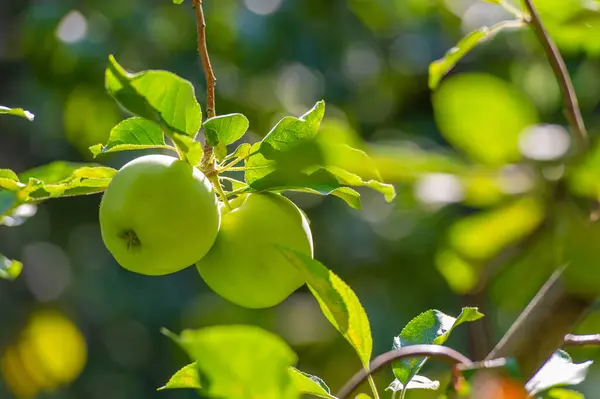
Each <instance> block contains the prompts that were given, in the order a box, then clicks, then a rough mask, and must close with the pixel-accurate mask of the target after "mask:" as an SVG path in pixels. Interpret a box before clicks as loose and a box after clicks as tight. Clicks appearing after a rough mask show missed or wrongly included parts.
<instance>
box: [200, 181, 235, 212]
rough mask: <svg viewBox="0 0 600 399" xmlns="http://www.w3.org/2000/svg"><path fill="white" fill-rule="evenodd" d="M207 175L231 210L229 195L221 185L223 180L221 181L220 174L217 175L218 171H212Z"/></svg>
mask: <svg viewBox="0 0 600 399" xmlns="http://www.w3.org/2000/svg"><path fill="white" fill-rule="evenodd" d="M206 177H208V180H210V182H211V183H212V185H213V187H214V188H215V190H217V194H219V197H221V200H222V201H223V203H224V204H225V206H226V207H227V209H228V210H231V209H232V208H231V204H230V203H229V200H228V199H227V195H226V194H225V192H224V191H223V187H222V186H221V182H220V181H219V175H217V174H216V173H212V174H210V175H207V176H206Z"/></svg>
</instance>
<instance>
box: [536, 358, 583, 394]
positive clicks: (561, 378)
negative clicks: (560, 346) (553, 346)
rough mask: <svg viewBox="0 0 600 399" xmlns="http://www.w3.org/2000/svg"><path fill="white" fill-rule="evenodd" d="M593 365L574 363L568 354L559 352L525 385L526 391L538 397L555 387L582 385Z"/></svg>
mask: <svg viewBox="0 0 600 399" xmlns="http://www.w3.org/2000/svg"><path fill="white" fill-rule="evenodd" d="M592 363H593V362H592V361H591V360H590V361H587V362H583V363H573V359H572V358H571V356H569V354H568V353H567V352H565V351H563V350H558V351H556V352H555V353H554V354H553V355H552V357H551V358H550V360H548V361H547V362H546V363H545V364H544V366H543V367H542V368H541V369H540V370H539V371H538V372H537V373H536V374H535V375H534V376H533V377H532V378H531V380H529V381H528V382H527V384H525V389H527V392H529V394H530V395H536V394H538V393H540V392H543V391H546V390H548V389H550V388H554V387H559V386H564V385H577V384H581V383H582V382H583V381H584V380H585V377H586V376H587V372H588V369H589V368H590V366H591V365H592Z"/></svg>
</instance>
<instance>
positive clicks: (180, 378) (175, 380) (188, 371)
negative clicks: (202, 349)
mask: <svg viewBox="0 0 600 399" xmlns="http://www.w3.org/2000/svg"><path fill="white" fill-rule="evenodd" d="M181 388H192V389H200V388H201V386H200V376H199V375H198V366H197V365H196V363H191V364H188V365H187V366H185V367H183V368H182V369H180V370H179V371H177V372H176V373H175V374H173V376H172V377H171V378H170V379H169V381H168V382H167V383H166V384H165V385H164V386H162V387H160V388H158V390H159V391H162V390H164V389H181Z"/></svg>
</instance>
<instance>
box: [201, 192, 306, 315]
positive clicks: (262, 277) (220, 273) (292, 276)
mask: <svg viewBox="0 0 600 399" xmlns="http://www.w3.org/2000/svg"><path fill="white" fill-rule="evenodd" d="M231 208H232V209H231V210H227V209H225V208H223V213H222V216H221V217H222V220H221V228H220V230H219V234H218V235H217V240H216V242H215V244H214V246H213V247H212V249H211V250H210V252H209V253H208V254H207V255H206V256H205V257H204V258H202V259H201V260H200V261H198V262H197V263H196V266H197V268H198V271H199V272H200V275H201V276H202V278H203V279H204V281H205V282H206V284H207V285H208V286H209V287H210V288H211V289H212V290H213V291H215V292H216V293H217V294H219V295H220V296H222V297H223V298H225V299H227V300H228V301H230V302H233V303H235V304H237V305H240V306H243V307H246V308H255V309H258V308H267V307H271V306H275V305H277V304H279V303H280V302H282V301H283V300H284V299H285V298H287V297H288V296H289V295H290V294H291V293H292V292H294V291H295V290H297V289H298V288H299V287H300V286H302V285H303V284H304V279H303V278H302V276H301V274H300V272H299V271H298V270H296V269H295V268H294V266H293V265H292V264H290V263H289V261H288V260H286V259H285V258H284V257H283V255H282V254H281V253H280V252H279V251H278V250H277V248H276V247H275V245H280V246H284V247H288V248H290V249H294V250H296V251H299V252H302V253H304V254H307V255H310V256H313V244H312V235H311V232H310V228H309V226H308V219H307V218H306V217H305V216H304V214H303V213H302V212H301V211H300V209H298V207H297V206H296V205H295V204H294V203H293V202H292V201H290V200H289V199H287V198H285V197H284V196H282V195H280V194H274V193H264V194H258V193H253V194H245V195H242V196H240V197H237V198H236V199H235V200H233V201H232V202H231Z"/></svg>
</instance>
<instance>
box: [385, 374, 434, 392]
mask: <svg viewBox="0 0 600 399" xmlns="http://www.w3.org/2000/svg"><path fill="white" fill-rule="evenodd" d="M439 388H440V382H439V381H432V380H430V379H429V378H427V377H425V376H422V375H415V376H414V377H413V378H412V379H411V380H410V382H409V383H408V385H407V386H406V389H429V390H432V391H437V390H438V389H439ZM403 389H404V385H403V384H402V383H401V382H400V381H399V380H398V379H395V380H394V381H392V383H391V384H390V385H389V386H388V387H387V388H386V389H385V390H386V391H387V390H389V391H393V392H399V391H402V390H403Z"/></svg>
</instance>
